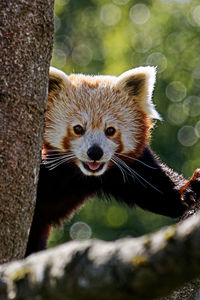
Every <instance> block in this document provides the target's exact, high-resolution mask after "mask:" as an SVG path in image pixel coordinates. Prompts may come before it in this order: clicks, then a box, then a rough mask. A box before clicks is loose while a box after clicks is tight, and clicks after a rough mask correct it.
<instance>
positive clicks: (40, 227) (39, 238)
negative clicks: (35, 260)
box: [25, 213, 52, 257]
mask: <svg viewBox="0 0 200 300" xmlns="http://www.w3.org/2000/svg"><path fill="white" fill-rule="evenodd" d="M51 229H52V226H51V225H50V224H48V222H47V221H46V220H45V218H44V217H42V216H40V215H39V214H38V213H36V214H35V215H34V217H33V222H32V225H31V230H30V234H29V239H28V244H27V248H26V254H25V257H26V256H28V255H30V254H31V253H34V252H38V251H41V250H45V249H46V246H47V239H48V237H49V235H50V232H51Z"/></svg>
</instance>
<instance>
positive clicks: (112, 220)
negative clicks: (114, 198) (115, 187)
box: [106, 205, 128, 227]
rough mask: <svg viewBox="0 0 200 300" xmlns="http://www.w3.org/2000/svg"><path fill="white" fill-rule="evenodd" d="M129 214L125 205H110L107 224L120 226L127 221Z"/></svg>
mask: <svg viewBox="0 0 200 300" xmlns="http://www.w3.org/2000/svg"><path fill="white" fill-rule="evenodd" d="M127 219H128V215H127V212H126V210H125V209H124V208H123V207H118V206H115V205H113V206H111V207H109V209H108V211H107V214H106V220H107V224H108V225H109V226H111V227H120V226H122V225H124V224H125V223H126V221H127Z"/></svg>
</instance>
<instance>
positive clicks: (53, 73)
mask: <svg viewBox="0 0 200 300" xmlns="http://www.w3.org/2000/svg"><path fill="white" fill-rule="evenodd" d="M69 83H70V81H69V79H68V77H67V75H66V74H65V73H64V72H63V71H61V70H58V69H56V68H54V67H50V69H49V93H50V92H55V91H59V90H61V89H63V88H64V87H65V86H66V84H69Z"/></svg>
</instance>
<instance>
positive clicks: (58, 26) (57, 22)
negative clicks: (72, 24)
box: [54, 14, 61, 32]
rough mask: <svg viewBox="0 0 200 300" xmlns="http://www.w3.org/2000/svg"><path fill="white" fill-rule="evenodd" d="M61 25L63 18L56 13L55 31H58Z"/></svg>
mask: <svg viewBox="0 0 200 300" xmlns="http://www.w3.org/2000/svg"><path fill="white" fill-rule="evenodd" d="M60 26H61V20H60V18H59V17H58V16H56V14H55V15H54V32H56V31H58V29H59V28H60Z"/></svg>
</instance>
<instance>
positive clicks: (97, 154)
mask: <svg viewBox="0 0 200 300" xmlns="http://www.w3.org/2000/svg"><path fill="white" fill-rule="evenodd" d="M87 155H88V156H89V158H90V159H92V160H99V159H101V158H102V156H103V150H102V149H101V148H100V147H99V146H97V145H93V146H92V147H90V148H89V149H88V151H87Z"/></svg>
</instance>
